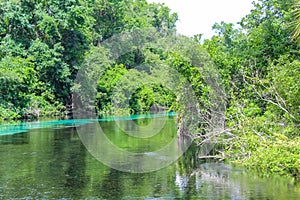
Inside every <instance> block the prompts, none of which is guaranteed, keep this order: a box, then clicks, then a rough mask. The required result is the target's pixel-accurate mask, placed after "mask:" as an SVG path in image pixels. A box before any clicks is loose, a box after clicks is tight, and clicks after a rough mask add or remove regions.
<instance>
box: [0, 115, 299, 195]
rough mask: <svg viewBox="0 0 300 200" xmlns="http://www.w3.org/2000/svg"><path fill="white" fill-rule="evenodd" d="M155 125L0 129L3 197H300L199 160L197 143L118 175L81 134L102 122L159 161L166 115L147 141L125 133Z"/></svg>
mask: <svg viewBox="0 0 300 200" xmlns="http://www.w3.org/2000/svg"><path fill="white" fill-rule="evenodd" d="M160 117H162V116H160ZM151 120H152V118H143V117H142V118H135V119H131V120H128V119H122V120H120V121H122V123H121V126H120V123H119V124H118V125H117V124H116V122H115V121H114V120H102V121H99V122H90V121H89V120H78V121H77V122H75V121H73V120H57V121H55V120H52V121H40V122H30V123H22V124H15V125H1V126H0V160H1V161H0V199H212V200H216V199H249V200H250V199H276V200H280V199H282V200H286V199H300V187H299V185H298V186H297V185H295V184H294V183H293V180H292V179H290V178H285V177H277V176H271V177H268V178H263V177H261V176H260V175H259V173H256V172H251V171H246V170H245V169H242V168H239V167H234V166H232V165H229V164H225V163H214V162H204V161H199V160H197V159H196V154H195V151H196V150H197V147H195V146H194V145H191V147H190V148H189V150H188V151H187V152H186V153H185V154H184V155H183V156H182V157H180V158H179V159H178V160H177V161H175V162H173V163H172V164H170V165H168V166H167V167H164V168H162V169H159V170H157V171H154V172H149V173H128V172H122V171H118V170H116V169H113V168H110V167H109V166H106V165H104V164H102V163H101V162H99V161H98V160H97V159H96V158H94V157H93V156H92V155H91V154H90V153H89V151H88V150H87V149H86V147H85V145H83V143H82V140H81V138H80V137H79V135H78V132H77V128H78V127H81V128H85V126H88V125H89V124H91V123H99V124H100V126H101V128H102V129H103V131H104V132H105V134H106V136H107V137H108V138H109V140H110V141H111V142H112V143H113V144H115V145H117V146H118V147H120V148H121V149H124V150H128V151H132V152H135V151H139V152H140V151H143V152H146V153H147V155H148V156H153V158H155V157H156V156H159V155H156V154H155V153H152V151H154V150H155V149H157V148H160V147H162V146H164V145H165V144H166V143H168V141H169V140H170V138H174V137H176V131H177V127H176V122H175V119H174V117H170V116H169V117H165V124H164V127H163V128H162V129H161V131H160V132H159V133H158V134H157V135H155V136H153V137H150V138H146V139H139V138H134V137H132V136H128V135H126V134H124V131H123V130H122V127H123V126H126V124H128V123H129V122H131V123H132V122H134V123H136V124H138V125H139V126H144V125H145V126H146V125H147V124H148V123H149V121H151ZM126 127H127V129H128V128H129V129H130V127H131V126H126ZM87 130H88V129H87ZM127 131H128V130H127Z"/></svg>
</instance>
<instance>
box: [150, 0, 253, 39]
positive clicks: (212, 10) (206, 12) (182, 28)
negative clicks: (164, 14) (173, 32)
mask: <svg viewBox="0 0 300 200" xmlns="http://www.w3.org/2000/svg"><path fill="white" fill-rule="evenodd" d="M147 1H148V2H156V3H158V2H160V3H165V4H166V5H167V6H168V7H169V8H171V9H172V11H174V12H177V13H178V15H179V22H177V30H178V33H181V34H184V35H188V36H192V35H195V34H198V33H203V34H204V37H205V38H209V37H211V36H212V35H213V33H214V32H213V31H212V26H213V24H214V23H216V22H218V23H219V22H221V21H225V22H231V23H236V22H238V21H239V20H240V19H241V18H242V17H244V16H245V15H246V14H248V13H250V10H251V9H252V8H253V5H252V4H251V2H252V1H253V0H242V1H241V0H147Z"/></svg>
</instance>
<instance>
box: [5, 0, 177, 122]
mask: <svg viewBox="0 0 300 200" xmlns="http://www.w3.org/2000/svg"><path fill="white" fill-rule="evenodd" d="M149 13H151V15H149ZM176 20H177V15H176V14H172V13H170V9H169V8H168V7H166V6H164V5H161V4H148V3H147V2H146V1H145V0H140V1H134V0H113V1H108V0H89V1H81V0H67V1H61V0H51V1H39V0H38V1H32V0H17V1H0V62H1V68H0V76H1V77H0V78H1V98H0V110H1V114H0V118H1V119H3V118H4V119H10V118H14V119H15V118H23V117H29V116H38V115H46V114H51V115H53V114H59V113H62V112H63V111H64V110H65V107H66V106H69V105H71V93H72V91H71V89H72V86H73V81H74V79H75V78H76V74H77V72H78V69H80V67H81V64H82V62H83V60H84V58H85V54H86V53H87V52H88V51H89V49H90V48H91V47H92V46H98V45H99V43H101V42H102V41H104V40H105V39H107V38H109V37H111V36H112V35H113V34H116V33H120V32H122V31H124V30H131V29H135V28H143V27H154V28H156V29H157V30H158V31H164V30H169V29H174V28H175V22H176ZM122 62H124V63H130V62H131V60H130V58H124V59H123V60H122Z"/></svg>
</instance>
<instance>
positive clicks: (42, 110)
mask: <svg viewBox="0 0 300 200" xmlns="http://www.w3.org/2000/svg"><path fill="white" fill-rule="evenodd" d="M253 4H254V9H253V10H252V11H251V12H250V13H249V14H248V15H246V16H245V17H243V18H242V19H241V20H240V22H239V23H238V25H239V26H235V25H234V24H231V23H226V22H223V21H222V22H218V23H216V24H214V25H213V27H212V28H213V29H214V30H215V33H216V34H215V35H214V36H213V37H212V38H211V39H203V38H202V35H201V33H199V34H198V35H195V36H194V37H190V38H189V37H185V36H180V35H177V34H176V22H177V20H178V15H177V14H176V13H173V12H171V10H170V9H169V8H168V7H167V6H165V5H164V4H155V3H147V1H146V0H64V1H62V0H48V1H44V0H10V1H5V0H1V1H0V19H1V20H0V80H1V84H0V91H1V93H0V119H1V120H2V121H10V120H20V119H28V118H37V117H44V116H65V115H66V114H68V113H69V112H70V111H69V108H70V107H71V108H72V107H73V105H72V98H73V95H72V94H73V93H74V92H76V91H77V89H78V87H77V85H76V83H75V79H76V77H77V74H78V71H80V70H82V69H83V68H88V67H87V63H88V62H89V61H91V60H95V59H97V60H98V61H99V60H101V66H102V68H103V69H105V71H104V72H103V75H102V76H101V78H100V80H98V82H97V86H96V91H95V99H94V102H93V104H94V106H95V107H94V108H95V110H96V112H97V115H98V117H100V118H101V117H102V116H107V115H112V114H114V113H118V114H120V113H121V114H124V115H129V114H138V113H145V112H147V111H149V109H151V108H152V107H153V106H154V105H162V106H163V108H164V109H166V110H168V111H175V112H178V113H180V114H179V115H180V116H181V117H179V120H182V121H188V122H191V121H189V120H188V119H186V118H189V116H186V115H188V114H189V112H187V109H186V108H184V107H183V106H181V105H180V102H181V101H184V96H181V97H180V96H179V97H178V96H177V95H176V91H175V92H174V91H171V90H170V89H168V88H166V87H164V86H163V84H162V83H157V84H145V85H142V86H140V87H139V85H141V84H140V83H139V82H135V81H131V79H130V78H132V77H130V78H128V79H126V78H124V75H126V73H127V72H129V71H130V72H131V74H132V76H136V77H135V79H134V80H138V79H139V78H140V77H139V76H140V74H141V73H142V74H143V77H146V78H144V79H145V80H146V79H147V77H148V75H151V74H156V75H157V76H158V79H160V80H162V79H164V78H165V77H166V76H165V75H166V73H167V72H161V71H160V72H157V71H155V67H154V66H157V65H160V66H169V67H170V68H172V69H173V70H176V71H177V72H178V73H179V74H181V75H182V77H184V78H185V79H186V80H187V81H188V82H189V83H190V85H191V87H192V89H193V91H194V94H195V96H196V99H197V102H199V105H197V106H198V107H200V108H201V113H200V119H199V120H203V119H202V118H201V117H203V118H205V119H210V117H211V116H210V115H211V110H210V108H211V107H213V106H214V105H213V102H214V100H215V98H216V97H215V96H214V95H212V94H215V93H214V92H213V91H212V90H213V88H212V87H210V85H209V84H208V83H207V81H206V80H207V79H208V78H209V77H210V76H212V74H209V75H208V74H207V73H206V72H205V70H204V69H206V68H205V66H212V65H214V66H215V68H216V71H217V72H218V77H217V75H216V74H214V73H213V74H214V75H215V76H216V77H213V79H216V80H217V79H218V80H220V83H219V84H221V85H222V88H223V90H224V102H223V103H224V117H225V126H224V130H222V131H221V132H219V133H216V135H217V136H218V137H215V136H216V135H213V137H211V135H206V134H205V130H206V129H207V124H205V123H203V124H202V123H200V125H199V126H198V127H197V131H195V132H192V133H190V135H191V136H192V137H193V138H194V139H195V141H196V142H197V143H198V144H199V145H201V144H202V143H203V142H204V141H208V140H210V141H213V142H215V143H217V144H218V145H216V149H214V151H213V152H211V153H212V154H213V155H212V156H213V157H215V158H216V159H221V160H226V161H230V162H234V163H238V164H240V165H244V166H246V167H249V168H254V169H257V170H260V171H261V172H263V173H264V174H266V175H267V174H270V173H277V174H281V175H290V176H293V177H295V178H296V179H298V180H299V181H300V126H299V123H300V101H299V96H300V84H299V79H300V60H299V58H300V51H299V50H300V48H299V44H300V43H299V42H300V2H299V1H296V0H257V1H255V2H254V3H253ZM135 30H140V31H141V32H140V35H139V36H140V38H142V39H143V38H147V37H148V35H149V32H147V33H145V32H143V30H152V31H153V34H151V36H152V37H153V38H154V40H153V41H152V42H149V43H147V45H145V47H143V48H139V47H138V46H134V45H133V46H131V50H130V51H129V52H128V53H126V54H124V55H121V56H119V57H118V58H117V59H111V56H110V54H112V53H113V52H111V51H109V49H108V48H105V47H103V45H101V44H103V42H105V41H107V40H108V39H109V38H111V37H112V36H114V35H118V34H122V33H124V32H130V31H135ZM161 36H164V37H165V36H167V38H169V39H170V40H171V42H173V41H176V42H175V43H176V44H175V45H174V47H173V48H172V49H170V50H169V49H167V48H165V47H164V45H163V44H162V43H163V42H161V41H160V40H159V38H160V37H161ZM156 37H157V39H155V38H156ZM141 65H143V66H146V67H144V68H143V69H142V70H139V69H138V67H139V66H141ZM203 66H204V67H203ZM138 72H139V73H138ZM135 74H136V75H135ZM210 78H211V77H210ZM121 79H122V84H123V87H122V88H125V89H126V90H130V89H132V88H136V90H135V92H134V93H133V94H132V95H131V97H127V96H124V97H121V99H120V101H122V102H127V101H128V102H129V106H128V107H126V109H121V110H120V109H119V110H117V109H116V108H115V107H114V104H113V103H112V100H113V98H114V92H115V91H114V90H115V88H116V86H117V85H118V84H119V83H118V82H119V81H120V80H121ZM124 79H125V80H124ZM149 80H150V78H149ZM177 84H178V85H177V86H176V87H178V88H180V87H181V88H182V87H184V83H183V81H182V80H180V79H179V80H178V83H177ZM212 96H213V97H212ZM122 98H123V99H122ZM203 130H204V131H203ZM216 138H217V139H216Z"/></svg>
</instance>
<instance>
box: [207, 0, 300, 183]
mask: <svg viewBox="0 0 300 200" xmlns="http://www.w3.org/2000/svg"><path fill="white" fill-rule="evenodd" d="M294 3H295V2H294V1H293V0H284V1H277V0H270V1H269V0H259V1H257V2H256V3H254V5H255V9H253V10H252V11H251V13H250V14H248V15H247V16H245V17H244V18H243V19H242V20H241V22H240V26H241V28H234V27H233V24H227V23H224V22H222V23H220V24H215V25H214V28H215V30H216V32H217V33H218V35H217V36H214V37H213V38H212V39H211V40H206V41H205V42H204V45H205V46H206V48H207V50H208V51H209V53H210V55H211V57H212V59H213V60H214V61H215V63H216V65H217V66H218V68H219V71H220V73H221V76H222V77H223V83H224V85H225V87H226V93H227V95H228V107H227V112H226V114H227V126H228V128H229V130H230V132H229V134H228V135H229V136H228V137H229V138H230V139H229V140H225V150H226V151H225V154H226V155H227V156H229V157H230V159H231V160H237V161H238V162H240V163H242V164H244V165H246V166H251V167H255V168H257V169H259V170H263V171H264V173H266V174H268V173H270V172H279V173H282V174H293V175H294V176H296V177H298V178H299V177H300V173H299V172H300V165H299V162H300V157H299V155H300V154H299V153H300V146H299V141H300V129H299V125H300V124H299V123H300V101H299V95H300V85H299V78H300V62H299V58H300V57H299V56H300V54H299V46H298V44H297V43H296V42H295V40H292V36H293V34H294V33H293V30H295V29H296V30H297V31H299V27H294V21H293V20H294V19H295V18H294V17H295V12H297V10H295V7H294V5H295V4H294ZM296 9H298V7H296ZM298 12H299V11H298ZM295 34H296V35H297V34H298V33H295ZM296 35H294V37H296ZM231 134H233V135H231ZM226 137H227V136H226ZM228 137H227V138H228Z"/></svg>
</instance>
